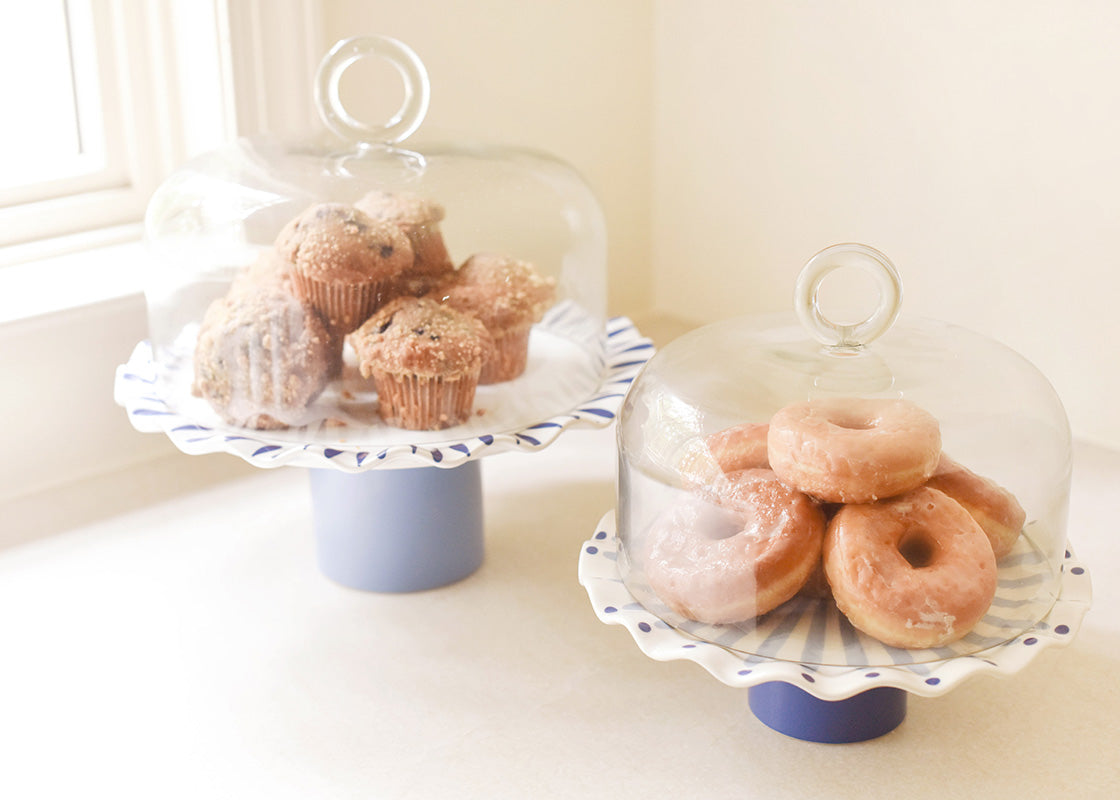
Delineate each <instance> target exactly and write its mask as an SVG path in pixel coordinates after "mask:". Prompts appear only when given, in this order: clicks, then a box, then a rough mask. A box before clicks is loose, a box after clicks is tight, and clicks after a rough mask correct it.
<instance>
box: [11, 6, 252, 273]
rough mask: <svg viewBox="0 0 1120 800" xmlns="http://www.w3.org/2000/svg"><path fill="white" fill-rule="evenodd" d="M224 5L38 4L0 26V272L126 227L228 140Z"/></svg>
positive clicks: (229, 100) (229, 117)
mask: <svg viewBox="0 0 1120 800" xmlns="http://www.w3.org/2000/svg"><path fill="white" fill-rule="evenodd" d="M222 5H223V4H222V3H220V2H218V0H212V2H189V3H185V2H175V0H158V1H157V2H144V3H131V2H130V3H121V2H112V1H111V0H44V2H41V3H31V4H26V5H25V6H24V7H21V10H20V15H21V19H20V24H19V25H11V24H5V25H0V69H3V70H4V74H5V75H7V76H9V77H8V79H7V80H6V81H5V82H4V83H3V85H2V87H0V103H2V106H0V107H3V108H5V109H11V110H12V111H11V112H10V113H9V114H7V115H6V117H7V120H6V123H5V124H4V125H3V126H0V248H5V250H4V253H3V254H0V264H2V263H5V262H7V263H11V262H13V261H20V260H24V258H25V257H26V250H27V248H26V246H27V245H35V244H39V245H42V244H43V243H44V242H46V241H47V240H51V239H54V240H56V243H55V249H56V250H57V249H58V247H61V246H62V244H61V242H64V241H65V240H59V239H58V237H64V236H67V235H71V234H77V233H82V232H91V231H104V230H106V229H108V228H112V227H113V226H121V225H127V224H132V225H133V226H135V225H136V224H137V223H138V222H139V221H140V219H141V218H142V217H143V213H144V207H145V205H146V203H147V199H148V197H149V196H150V194H151V192H152V190H153V189H154V188H155V186H156V185H157V184H158V182H159V180H160V179H161V178H162V177H163V175H165V174H166V173H167V171H168V170H169V169H170V168H172V167H173V166H174V165H175V164H176V163H177V162H178V161H181V160H182V159H183V158H185V157H186V156H187V155H189V150H190V149H195V150H200V149H206V148H209V147H213V146H216V145H217V144H218V143H219V142H221V141H222V140H224V139H225V138H226V137H227V136H228V135H229V134H230V132H231V131H232V130H233V124H232V123H233V114H232V112H231V110H230V109H231V107H232V97H231V96H230V95H231V92H230V91H229V89H228V88H227V87H228V85H229V83H228V81H226V79H225V73H224V70H225V67H226V64H227V62H228V58H225V57H224V54H223V51H222V48H221V44H222V42H223V31H222V25H223V21H224V20H223V17H222V15H221V14H220V11H221V8H220V7H221V6H222ZM187 42H189V48H188V47H187V46H185V45H186V43H187ZM188 54H189V57H190V59H191V62H190V68H189V69H187V68H186V67H187V64H186V62H185V59H186V57H187V56H188ZM200 96H205V97H207V100H208V101H207V102H202V103H192V101H194V100H197V99H198V98H199V97H200ZM187 104H191V106H190V111H189V113H185V112H186V111H187ZM122 235H125V234H122ZM127 235H130V236H133V237H134V236H135V230H131V231H129V232H128V234H127ZM17 245H24V246H25V247H17V248H15V249H12V248H13V246H17ZM47 252H50V248H49V247H48V249H47Z"/></svg>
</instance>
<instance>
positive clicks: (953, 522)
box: [824, 486, 996, 648]
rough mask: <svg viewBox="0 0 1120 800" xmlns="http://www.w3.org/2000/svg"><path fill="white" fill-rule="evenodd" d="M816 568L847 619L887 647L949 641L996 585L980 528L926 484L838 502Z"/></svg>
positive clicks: (981, 610)
mask: <svg viewBox="0 0 1120 800" xmlns="http://www.w3.org/2000/svg"><path fill="white" fill-rule="evenodd" d="M824 569H825V574H826V575H827V576H828V582H829V585H830V586H831V587H832V595H833V597H834V598H835V600H836V605H837V607H838V608H839V609H840V610H841V611H842V612H843V613H844V615H845V616H846V617H847V618H848V620H849V621H850V622H851V623H852V625H854V626H855V627H856V628H858V629H859V630H861V631H863V632H864V633H866V634H868V635H869V636H873V637H875V638H876V639H878V640H879V641H880V642H882V643H884V644H886V645H890V646H892V647H905V648H921V647H939V646H941V645H945V644H948V643H950V642H953V641H956V640H957V639H959V638H961V637H962V636H964V635H965V634H966V633H968V632H969V631H970V630H972V628H973V627H974V626H975V625H976V623H977V622H979V621H980V619H981V618H982V617H983V616H984V614H985V613H987V610H988V607H989V606H990V605H991V603H992V598H993V597H995V592H996V559H995V556H994V555H993V554H992V548H991V546H990V545H989V544H988V538H987V536H985V535H984V532H983V531H982V530H981V529H980V526H979V525H978V524H977V523H976V521H975V520H974V519H973V518H972V517H971V516H970V515H969V513H968V512H967V511H965V510H964V508H963V507H962V506H961V505H960V504H959V503H957V502H956V501H955V500H953V499H952V498H950V497H949V496H948V495H945V494H943V493H941V492H939V491H937V490H936V489H930V488H929V487H927V486H922V487H920V488H918V489H914V490H913V491H911V492H908V493H907V494H904V495H902V496H900V497H895V498H892V499H890V500H881V501H879V502H878V503H870V504H864V505H849V506H844V507H843V508H842V509H840V511H838V512H837V514H836V516H835V517H833V518H832V521H831V522H830V523H829V525H828V530H827V531H826V532H825V537H824Z"/></svg>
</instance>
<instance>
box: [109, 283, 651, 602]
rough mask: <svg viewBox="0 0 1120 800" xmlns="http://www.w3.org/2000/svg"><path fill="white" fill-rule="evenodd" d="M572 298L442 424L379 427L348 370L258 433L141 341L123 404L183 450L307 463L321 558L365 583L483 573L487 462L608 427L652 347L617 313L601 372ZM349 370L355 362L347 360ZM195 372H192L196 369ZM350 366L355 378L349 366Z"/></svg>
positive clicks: (146, 429) (124, 374) (405, 587)
mask: <svg viewBox="0 0 1120 800" xmlns="http://www.w3.org/2000/svg"><path fill="white" fill-rule="evenodd" d="M566 311H567V309H565V308H564V307H563V306H562V305H561V306H560V307H557V308H554V309H552V310H551V311H550V312H549V314H548V315H546V317H545V319H544V320H543V321H542V322H541V323H540V324H539V325H538V326H537V327H536V328H535V329H534V331H533V334H532V337H531V341H530V355H529V364H528V367H527V368H526V372H525V374H523V375H522V376H521V377H519V378H517V379H515V380H513V381H509V382H506V383H503V384H496V385H494V386H488V387H479V392H478V394H477V395H476V399H475V416H474V417H473V418H472V419H471V420H470V421H468V422H467V423H464V424H463V425H459V426H456V427H454V428H448V429H446V430H443V431H433V432H424V431H404V430H399V429H393V428H389V427H388V426H386V425H384V424H381V423H380V422H379V421H378V419H377V417H376V411H375V408H376V406H375V402H376V397H375V396H374V395H372V393H371V390H370V391H368V392H363V391H362V389H363V387H362V386H361V385H359V384H350V385H347V383H346V382H345V381H344V382H343V386H348V388H345V389H343V390H341V393H340V390H339V389H337V388H335V389H332V390H328V392H327V393H324V394H325V397H323V398H321V399H320V401H319V402H320V403H321V408H319V409H316V408H312V409H310V410H309V417H310V418H311V421H309V423H308V424H307V425H303V426H299V427H295V428H290V429H287V430H283V431H258V430H248V429H244V428H234V427H231V426H228V425H225V424H223V423H222V422H221V421H220V420H218V419H217V417H216V415H214V413H213V412H212V411H211V410H210V409H209V407H208V406H207V405H206V403H205V402H203V401H201V400H199V399H198V398H193V397H191V396H190V392H189V387H187V386H175V385H171V386H165V385H163V384H161V383H160V382H159V381H157V380H156V366H155V364H154V362H153V360H152V353H151V347H150V346H149V344H148V343H147V342H141V343H139V344H138V345H137V346H136V348H135V349H134V351H133V353H132V355H131V357H130V358H129V360H128V362H127V363H126V364H123V365H121V366H120V367H118V369H117V373H116V380H115V385H114V394H115V399H116V402H117V403H118V404H119V405H121V406H123V407H124V409H125V410H126V412H127V414H128V419H129V421H130V422H131V424H132V425H133V427H134V428H135V429H136V430H138V431H140V432H143V433H161V434H164V435H166V436H167V437H168V438H169V439H170V440H171V442H172V443H173V444H174V445H175V446H176V447H177V448H179V449H180V450H182V451H183V452H184V453H187V454H191V455H198V454H205V453H229V454H232V455H235V456H238V457H239V458H242V459H244V460H245V461H247V462H248V463H250V464H252V465H254V466H256V467H261V468H265V469H270V468H274V467H283V466H288V467H303V468H307V469H308V470H309V474H310V488H311V500H312V518H313V524H314V532H315V539H316V552H317V558H318V563H319V568H320V570H321V571H322V573H323V574H324V575H326V576H327V577H328V578H330V579H332V580H334V581H336V582H337V583H340V584H342V585H344V586H348V587H351V588H355V589H361V590H366V591H378V592H412V591H420V590H424V589H432V588H436V587H439V586H445V585H448V584H450V583H454V582H456V581H459V580H462V579H463V578H466V577H467V576H468V575H470V574H472V573H473V572H474V571H475V570H477V569H478V567H479V566H480V565H481V563H482V559H483V554H484V536H483V517H484V515H483V503H482V489H481V469H480V459H482V458H483V457H484V456H492V455H496V454H498V453H504V452H510V451H520V452H536V451H539V450H542V449H544V448H545V447H547V446H548V445H550V444H552V443H553V442H554V441H556V439H557V438H558V437H559V436H560V435H561V434H562V433H563V432H564V431H565V430H567V429H569V428H572V427H576V426H584V427H587V426H590V427H594V428H605V427H607V426H609V425H610V424H611V423H612V422H613V421H614V418H615V416H616V414H617V411H618V407H619V404H620V402H621V400H622V397H623V396H624V394H625V393H626V389H627V388H628V386H629V384H630V382H631V381H632V380H633V379H634V376H635V375H636V374H637V372H638V370H640V369H641V367H642V365H643V364H644V363H645V362H646V360H647V359H648V358H649V357H650V355H651V354H652V353H653V345H652V343H651V342H650V341H649V340H648V339H645V338H643V337H642V336H641V335H640V334H639V332H638V330H637V329H636V327H635V326H634V324H633V323H632V322H631V321H630V320H628V319H626V318H623V317H617V318H613V319H610V320H608V321H607V322H606V323H605V327H604V331H603V335H602V358H601V359H599V360H598V362H597V363H598V365H599V366H598V370H597V372H595V371H591V370H589V368H588V366H587V361H588V359H587V355H586V353H578V354H577V353H574V352H573V351H574V350H575V349H576V348H575V345H573V344H572V343H571V342H570V341H568V340H566V339H564V337H563V336H562V335H560V334H561V333H562V331H563V326H564V320H565V314H566ZM350 371H351V372H352V367H351V368H350ZM188 374H189V373H188ZM344 377H345V376H344Z"/></svg>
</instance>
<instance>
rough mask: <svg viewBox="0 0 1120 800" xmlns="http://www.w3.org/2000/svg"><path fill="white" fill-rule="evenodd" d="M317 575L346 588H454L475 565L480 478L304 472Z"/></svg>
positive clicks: (472, 473)
mask: <svg viewBox="0 0 1120 800" xmlns="http://www.w3.org/2000/svg"><path fill="white" fill-rule="evenodd" d="M309 472H310V475H311V502H312V517H313V520H314V526H315V545H316V553H317V556H318V561H319V569H320V571H321V572H322V573H323V574H324V575H326V576H327V577H328V578H330V579H331V580H333V581H335V582H337V583H340V584H342V585H343V586H348V587H350V588H352V589H361V590H363V591H369V592H417V591H422V590H425V589H435V588H438V587H440V586H446V585H448V584H451V583H455V582H456V581H460V580H462V579H463V578H466V577H467V576H468V575H470V574H471V573H473V572H474V571H475V570H477V569H478V568H479V567H480V566H481V565H482V557H483V547H484V541H483V526H482V516H483V515H482V471H481V468H480V466H479V462H478V461H468V462H467V463H465V464H463V465H461V466H458V467H453V468H450V469H441V468H439V467H417V468H414V469H371V470H367V471H365V472H359V473H354V474H351V473H346V472H339V471H338V470H333V469H311V470H309Z"/></svg>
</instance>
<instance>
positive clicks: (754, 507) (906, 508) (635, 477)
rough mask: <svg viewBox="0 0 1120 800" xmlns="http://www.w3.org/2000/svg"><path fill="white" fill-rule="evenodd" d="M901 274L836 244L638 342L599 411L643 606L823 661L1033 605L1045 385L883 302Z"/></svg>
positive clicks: (1054, 497)
mask: <svg viewBox="0 0 1120 800" xmlns="http://www.w3.org/2000/svg"><path fill="white" fill-rule="evenodd" d="M826 278H827V279H828V280H827V281H826ZM857 278H858V279H859V280H860V281H862V283H859V282H858V281H856V280H855V279H857ZM837 281H840V283H839V284H838V286H839V287H840V289H841V295H843V291H842V290H843V288H844V286H848V287H850V286H852V285H857V286H863V287H864V289H865V290H866V289H867V287H868V286H869V285H870V286H871V287H872V291H870V292H867V293H868V294H870V296H872V297H876V296H877V300H876V302H875V303H874V304H870V305H869V304H867V303H862V304H861V306H860V309H861V310H860V311H859V312H858V313H857V314H856V315H855V316H854V317H851V316H850V314H851V310H850V308H849V309H847V310H846V311H845V313H848V314H849V316H848V317H843V319H845V320H846V319H853V318H854V319H856V320H858V321H856V322H851V323H849V322H846V321H845V322H837V321H836V320H837V319H838V318H841V316H840V314H838V313H837V312H836V311H835V310H833V309H831V308H829V307H828V305H827V303H826V302H825V301H826V298H827V297H829V296H830V295H829V293H828V292H826V291H825V287H829V286H832V287H833V289H832V295H831V296H834V295H835V291H836V287H835V286H834V284H836V282H837ZM901 294H902V292H901V281H900V280H899V277H898V273H897V271H896V270H895V268H894V266H893V265H892V264H891V263H890V261H889V260H888V259H887V257H886V256H884V255H883V254H882V253H879V252H878V251H875V250H873V249H872V248H869V247H865V246H862V245H837V246H835V247H832V248H829V249H827V250H825V251H822V252H821V253H819V254H817V255H816V256H815V257H814V258H813V259H812V260H811V261H810V262H809V263H808V264H807V265H806V267H805V268H804V270H803V271H802V272H801V274H800V276H799V278H798V281H797V287H796V291H795V303H794V312H793V313H789V314H777V315H766V316H758V317H746V318H738V319H730V320H726V321H723V322H718V323H715V324H712V325H708V326H706V327H703V328H700V329H697V330H695V331H692V332H691V333H688V334H686V335H684V336H681V337H680V338H678V339H677V340H675V341H673V342H672V343H670V344H669V345H668V346H666V347H665V348H663V349H662V350H661V351H660V352H658V353H657V354H656V355H655V356H654V357H653V358H652V359H651V360H650V361H649V362H648V363H647V365H646V366H645V368H644V369H643V371H642V372H641V374H640V375H639V376H638V378H637V379H636V380H635V382H634V384H633V386H632V388H631V390H630V392H629V394H628V396H627V398H626V400H625V402H624V404H623V408H622V411H621V414H620V417H619V427H618V443H619V448H618V449H619V485H618V493H619V497H618V538H619V569H620V573H621V575H622V577H623V580H624V582H625V584H626V586H627V588H628V589H629V590H630V592H631V593H632V594H633V595H634V597H635V598H637V599H638V600H639V601H640V602H641V603H642V604H643V605H644V606H645V607H646V608H647V609H649V610H650V611H652V612H653V613H655V614H656V615H657V616H659V617H661V619H663V620H664V621H665V622H666V623H668V624H669V625H671V626H673V627H674V628H676V629H677V630H678V631H681V632H683V633H685V634H687V635H688V636H691V637H695V638H696V639H699V640H702V641H708V642H712V643H715V644H718V645H721V646H722V647H724V648H727V649H729V650H731V651H733V652H740V653H744V654H750V655H753V656H767V657H770V658H774V659H779V660H781V659H786V660H790V661H795V662H799V663H805V664H809V663H812V664H822V665H836V666H856V665H875V664H883V665H890V664H898V663H922V662H927V661H939V660H943V659H945V658H952V657H954V656H965V655H976V654H980V653H982V652H983V651H984V650H986V649H988V648H991V647H995V646H997V645H999V644H1001V643H1003V642H1006V641H1008V640H1010V639H1013V638H1014V637H1015V636H1017V635H1019V634H1021V633H1022V632H1023V631H1025V630H1028V629H1030V628H1031V627H1032V626H1033V625H1034V624H1035V623H1036V622H1038V621H1039V620H1040V619H1042V618H1043V617H1045V616H1046V614H1047V612H1048V611H1049V609H1050V608H1051V606H1052V605H1053V604H1054V602H1055V599H1056V598H1057V596H1058V591H1059V588H1060V587H1059V584H1060V577H1061V565H1062V561H1063V555H1064V551H1065V547H1066V516H1067V505H1068V496H1069V481H1070V463H1071V453H1070V433H1069V427H1068V423H1067V420H1066V416H1065V412H1064V410H1063V408H1062V405H1061V403H1060V401H1059V399H1058V397H1057V396H1056V394H1055V392H1054V390H1053V388H1052V387H1051V385H1050V384H1049V382H1048V381H1047V380H1046V379H1045V377H1043V376H1042V375H1041V374H1040V373H1039V372H1038V370H1036V369H1035V368H1034V367H1033V366H1032V365H1031V364H1030V363H1028V362H1027V361H1026V360H1025V359H1024V358H1022V357H1021V356H1019V355H1018V354H1016V353H1015V352H1013V351H1012V350H1010V349H1009V348H1007V347H1005V346H1004V345H1002V344H1000V343H998V342H996V341H993V340H991V339H988V338H986V337H983V336H981V335H978V334H976V333H973V332H971V331H968V330H965V329H963V328H960V327H957V326H954V325H950V324H946V323H943V322H938V321H936V320H931V319H907V318H906V317H905V316H899V308H900V304H901ZM853 298H859V299H866V298H862V297H860V292H859V291H857V292H855V293H854V295H852V294H851V293H849V297H848V300H849V302H850V301H852V300H853ZM868 308H870V309H871V310H870V312H868V311H867V309H868ZM978 542H979V543H982V544H983V548H982V550H981V549H978V548H979V547H980V545H978V544H977V543H978ZM965 595H968V599H967V601H966V600H965V599H962V598H964V596H965Z"/></svg>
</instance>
